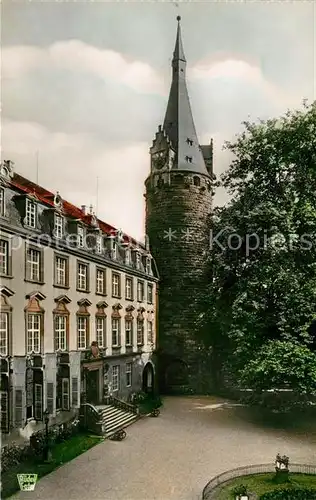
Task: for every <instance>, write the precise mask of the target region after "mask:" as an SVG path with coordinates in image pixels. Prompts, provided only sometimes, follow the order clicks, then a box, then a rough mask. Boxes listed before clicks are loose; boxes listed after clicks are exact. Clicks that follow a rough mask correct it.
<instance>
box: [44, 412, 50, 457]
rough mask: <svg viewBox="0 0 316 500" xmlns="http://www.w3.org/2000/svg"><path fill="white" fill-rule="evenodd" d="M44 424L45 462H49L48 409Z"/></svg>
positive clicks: (45, 413)
mask: <svg viewBox="0 0 316 500" xmlns="http://www.w3.org/2000/svg"><path fill="white" fill-rule="evenodd" d="M44 422H45V446H44V461H47V460H48V452H49V443H48V424H49V411H48V410H47V409H46V410H45V411H44Z"/></svg>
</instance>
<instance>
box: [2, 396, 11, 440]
mask: <svg viewBox="0 0 316 500" xmlns="http://www.w3.org/2000/svg"><path fill="white" fill-rule="evenodd" d="M8 410H9V408H8V393H7V391H1V432H3V433H7V432H9V411H8Z"/></svg>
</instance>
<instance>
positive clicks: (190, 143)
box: [187, 138, 193, 146]
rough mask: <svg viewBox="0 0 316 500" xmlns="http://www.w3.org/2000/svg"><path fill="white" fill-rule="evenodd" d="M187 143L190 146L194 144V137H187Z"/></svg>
mask: <svg viewBox="0 0 316 500" xmlns="http://www.w3.org/2000/svg"><path fill="white" fill-rule="evenodd" d="M187 144H189V146H193V141H192V139H189V138H187Z"/></svg>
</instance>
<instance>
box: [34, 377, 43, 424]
mask: <svg viewBox="0 0 316 500" xmlns="http://www.w3.org/2000/svg"><path fill="white" fill-rule="evenodd" d="M34 418H35V420H43V386H42V385H41V384H35V388H34Z"/></svg>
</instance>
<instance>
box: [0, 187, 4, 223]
mask: <svg viewBox="0 0 316 500" xmlns="http://www.w3.org/2000/svg"><path fill="white" fill-rule="evenodd" d="M3 215H5V192H4V188H0V216H3Z"/></svg>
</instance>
